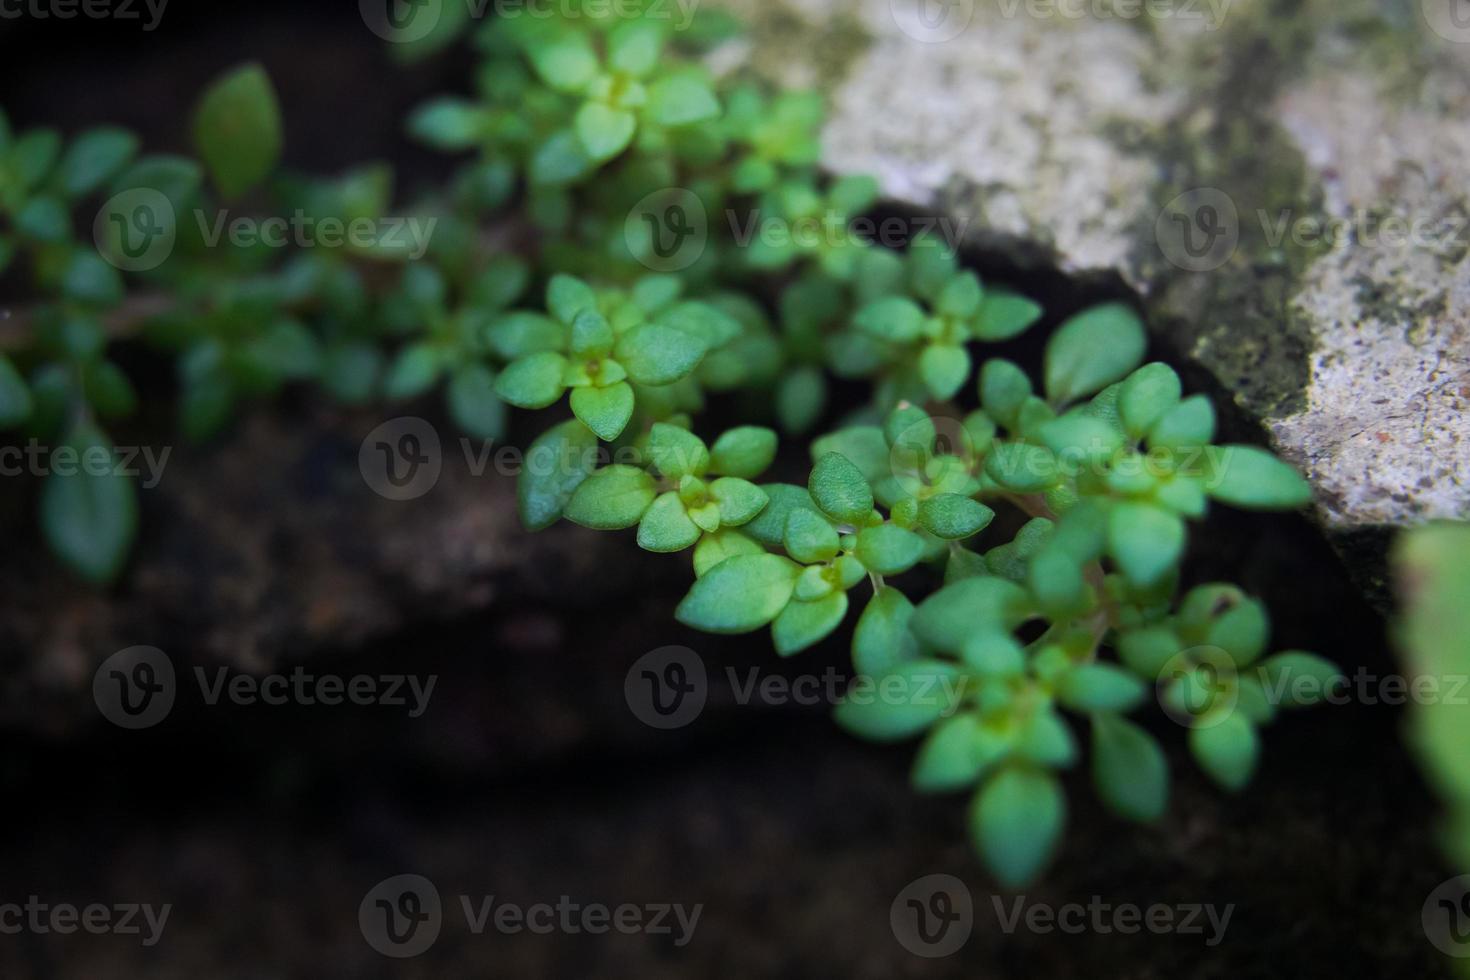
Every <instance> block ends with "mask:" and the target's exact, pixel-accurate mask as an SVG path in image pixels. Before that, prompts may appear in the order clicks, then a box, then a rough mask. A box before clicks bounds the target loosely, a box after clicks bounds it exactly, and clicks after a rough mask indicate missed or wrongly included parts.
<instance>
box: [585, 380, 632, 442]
mask: <svg viewBox="0 0 1470 980" xmlns="http://www.w3.org/2000/svg"><path fill="white" fill-rule="evenodd" d="M572 413H573V414H574V415H576V416H577V418H579V419H581V420H582V421H583V422H584V423H586V425H587V428H589V429H591V430H592V431H593V432H595V433H597V437H598V438H599V439H601V440H603V441H604V442H612V441H613V440H614V439H616V438H617V437H618V436H620V435H622V434H623V430H624V429H625V428H627V427H628V420H629V419H631V418H632V417H633V386H632V385H630V384H628V382H626V381H619V382H618V383H617V384H615V385H611V386H609V387H607V388H573V389H572Z"/></svg>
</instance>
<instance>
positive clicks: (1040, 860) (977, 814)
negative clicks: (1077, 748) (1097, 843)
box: [970, 766, 1067, 888]
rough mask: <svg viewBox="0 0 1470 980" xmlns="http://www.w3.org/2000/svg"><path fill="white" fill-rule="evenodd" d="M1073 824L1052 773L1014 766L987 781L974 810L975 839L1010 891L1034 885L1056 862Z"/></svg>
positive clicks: (973, 807)
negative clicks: (1069, 824) (1069, 823)
mask: <svg viewBox="0 0 1470 980" xmlns="http://www.w3.org/2000/svg"><path fill="white" fill-rule="evenodd" d="M1066 822H1067V800H1066V797H1065V796H1064V795H1063V793H1062V788H1061V786H1060V785H1059V784H1058V782H1057V779H1056V777H1055V776H1053V775H1052V774H1051V773H1048V772H1046V771H1044V770H1041V769H1033V768H1030V767H1023V766H1010V767H1008V768H1006V769H1003V770H1001V771H1000V772H998V773H996V774H995V775H994V776H992V777H991V778H990V779H989V780H987V781H986V783H985V785H984V786H983V787H982V788H981V789H980V792H979V793H977V794H976V795H975V801H974V803H973V804H972V805H971V808H970V835H971V837H972V838H973V839H974V841H975V847H976V848H977V849H978V850H979V851H980V854H981V855H982V856H983V857H984V858H985V864H986V867H988V868H990V870H991V873H992V874H994V875H995V877H996V879H997V880H999V881H1000V883H1001V884H1002V885H1004V886H1005V887H1007V888H1020V887H1022V886H1024V885H1027V884H1029V883H1030V882H1031V881H1033V880H1034V879H1035V878H1036V877H1037V876H1038V875H1039V874H1041V872H1042V870H1043V869H1044V868H1045V867H1046V865H1047V862H1048V861H1050V860H1051V856H1052V853H1053V852H1054V851H1055V850H1056V846H1057V842H1058V840H1060V839H1061V835H1062V828H1063V827H1064V826H1065V824H1066Z"/></svg>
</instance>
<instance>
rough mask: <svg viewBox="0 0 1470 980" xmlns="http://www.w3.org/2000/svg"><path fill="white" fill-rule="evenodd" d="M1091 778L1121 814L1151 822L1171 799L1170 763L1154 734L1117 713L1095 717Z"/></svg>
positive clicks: (1143, 821)
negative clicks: (1166, 759)
mask: <svg viewBox="0 0 1470 980" xmlns="http://www.w3.org/2000/svg"><path fill="white" fill-rule="evenodd" d="M1092 734H1093V745H1092V778H1093V783H1094V784H1095V785H1096V787H1097V794H1098V796H1099V797H1100V798H1101V799H1102V801H1103V803H1104V804H1106V805H1107V807H1108V808H1109V809H1110V810H1112V811H1113V812H1114V813H1116V814H1118V816H1120V817H1123V818H1125V819H1127V820H1136V821H1139V822H1140V823H1150V822H1152V821H1154V820H1157V819H1159V817H1161V816H1163V815H1164V807H1165V806H1166V805H1167V804H1168V801H1169V764H1168V762H1167V761H1165V759H1164V753H1163V751H1162V750H1161V749H1160V748H1159V745H1158V742H1156V741H1155V740H1154V737H1153V736H1152V735H1150V734H1148V733H1147V732H1145V731H1144V730H1143V729H1142V728H1139V727H1138V726H1137V725H1135V724H1133V723H1132V722H1130V721H1128V720H1126V719H1124V718H1119V717H1118V716H1117V715H1110V714H1099V715H1094V716H1093V719H1092Z"/></svg>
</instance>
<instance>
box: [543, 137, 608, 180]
mask: <svg viewBox="0 0 1470 980" xmlns="http://www.w3.org/2000/svg"><path fill="white" fill-rule="evenodd" d="M596 167H597V164H596V163H594V162H593V160H592V158H591V157H589V156H588V155H587V149H586V147H584V146H583V145H582V141H581V140H580V139H578V138H577V134H576V133H575V132H573V131H572V130H571V129H563V130H559V131H557V132H555V133H552V134H551V135H550V136H548V137H547V138H546V140H545V141H544V142H543V143H542V144H541V145H540V146H539V147H537V148H536V152H535V154H534V155H533V156H532V158H531V166H530V172H529V174H528V176H529V177H530V178H531V183H532V185H534V186H538V187H562V186H565V185H567V184H571V183H574V182H576V181H577V180H580V179H581V178H583V177H585V176H586V175H587V174H589V173H591V172H592V171H593V170H594V169H596Z"/></svg>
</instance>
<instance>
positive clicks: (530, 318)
mask: <svg viewBox="0 0 1470 980" xmlns="http://www.w3.org/2000/svg"><path fill="white" fill-rule="evenodd" d="M485 339H486V340H487V342H488V343H489V344H490V348H491V350H493V351H494V352H495V353H496V354H499V355H500V356H501V357H503V358H505V359H506V360H507V361H513V360H515V359H516V358H518V357H525V356H526V355H527V354H543V353H546V352H547V351H553V352H560V351H562V350H564V349H565V348H566V346H567V329H566V327H565V326H563V325H562V324H560V323H558V322H556V321H555V320H553V319H552V318H551V317H548V316H542V315H540V314H539V313H521V312H517V313H510V314H507V315H506V316H503V317H501V318H500V319H498V320H496V321H495V322H494V323H493V324H491V325H490V328H489V329H488V330H487V331H486V332H485Z"/></svg>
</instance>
